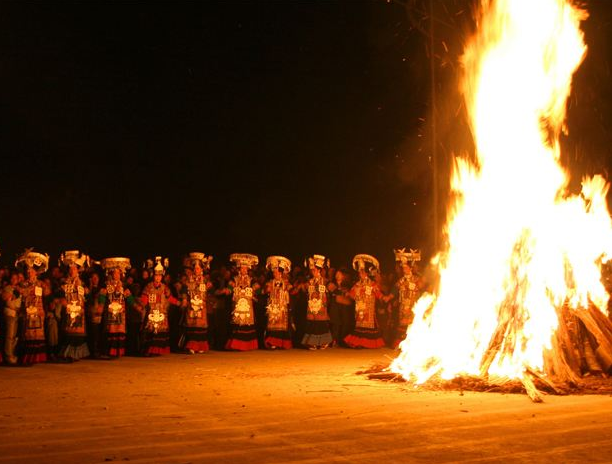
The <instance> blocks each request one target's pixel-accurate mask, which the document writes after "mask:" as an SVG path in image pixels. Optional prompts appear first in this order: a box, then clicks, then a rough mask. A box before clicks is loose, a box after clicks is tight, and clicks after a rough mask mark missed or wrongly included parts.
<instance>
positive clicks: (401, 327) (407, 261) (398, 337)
mask: <svg viewBox="0 0 612 464" xmlns="http://www.w3.org/2000/svg"><path fill="white" fill-rule="evenodd" d="M393 251H394V253H395V261H396V262H397V263H398V264H399V265H400V268H401V272H402V276H401V277H400V278H399V280H398V281H397V282H396V283H395V287H394V290H395V292H394V298H396V303H397V307H398V324H397V331H396V334H395V340H394V343H393V347H394V348H398V347H399V344H400V343H401V342H402V341H403V340H404V339H405V338H406V330H407V329H408V326H409V325H410V324H411V323H412V320H413V319H414V313H413V312H412V308H413V306H414V304H415V303H416V301H417V299H418V296H419V290H420V289H419V280H418V278H417V276H416V274H415V273H414V272H413V267H412V266H414V263H415V262H416V261H420V260H421V252H420V251H418V250H412V249H411V250H410V251H409V252H407V251H405V248H402V249H401V250H393Z"/></svg>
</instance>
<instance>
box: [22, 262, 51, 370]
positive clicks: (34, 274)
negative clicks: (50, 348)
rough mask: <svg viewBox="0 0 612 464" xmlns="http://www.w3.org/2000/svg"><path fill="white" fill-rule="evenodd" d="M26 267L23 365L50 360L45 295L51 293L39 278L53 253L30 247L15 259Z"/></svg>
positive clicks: (46, 267) (23, 283)
mask: <svg viewBox="0 0 612 464" xmlns="http://www.w3.org/2000/svg"><path fill="white" fill-rule="evenodd" d="M15 266H16V267H19V266H21V267H25V268H26V279H25V280H24V281H23V282H22V283H21V285H20V286H19V287H18V292H19V294H20V295H21V313H22V314H23V315H24V317H25V319H24V324H23V329H22V336H21V339H22V343H21V356H20V362H21V364H35V363H40V362H45V361H47V348H46V344H45V325H44V321H45V307H44V304H45V301H44V300H45V298H46V297H47V296H49V295H50V294H51V291H50V289H48V288H45V286H44V285H43V283H42V282H41V281H40V280H39V279H38V275H39V274H42V273H43V272H45V271H46V270H47V269H48V267H49V255H46V254H44V255H43V254H41V253H37V252H34V251H32V250H26V251H25V252H24V253H23V254H22V255H21V256H20V257H19V258H18V259H17V261H16V262H15Z"/></svg>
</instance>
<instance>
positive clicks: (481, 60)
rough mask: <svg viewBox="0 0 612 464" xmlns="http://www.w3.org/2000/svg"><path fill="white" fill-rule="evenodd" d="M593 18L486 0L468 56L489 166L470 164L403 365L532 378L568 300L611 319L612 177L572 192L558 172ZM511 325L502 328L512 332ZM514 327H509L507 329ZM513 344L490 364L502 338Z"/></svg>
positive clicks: (418, 370)
mask: <svg viewBox="0 0 612 464" xmlns="http://www.w3.org/2000/svg"><path fill="white" fill-rule="evenodd" d="M586 17H587V14H586V12H585V11H583V10H581V9H579V8H577V7H575V6H573V5H571V4H570V3H568V2H566V1H563V0H538V1H533V0H496V1H483V3H482V5H481V17H480V19H479V22H478V32H477V34H476V35H475V36H474V37H473V38H472V39H471V41H470V42H469V43H468V45H467V48H466V50H465V53H464V56H463V64H464V70H465V75H464V77H463V82H462V90H463V92H464V96H465V101H466V104H467V108H468V114H469V118H470V126H471V130H472V134H473V136H474V140H475V146H476V163H475V164H474V163H472V162H470V161H469V160H468V159H467V158H457V159H456V163H455V166H454V170H453V176H452V183H451V188H452V191H453V193H454V196H455V198H456V200H455V202H454V204H453V205H452V209H451V211H450V213H449V218H450V220H449V223H448V225H447V228H446V233H447V237H448V249H447V250H446V251H444V252H442V253H440V254H439V255H438V256H436V258H434V262H433V264H435V265H436V267H437V272H438V274H439V276H440V284H439V287H438V289H437V290H436V293H435V294H424V295H423V296H422V297H421V299H420V300H419V301H418V302H417V304H416V305H415V308H414V312H415V319H414V323H413V324H412V325H411V326H410V327H409V329H408V331H407V334H406V339H405V340H404V341H403V342H402V344H401V350H402V352H401V354H400V355H399V356H398V358H396V359H395V360H394V361H393V363H392V366H391V369H392V370H393V371H394V372H396V373H399V374H401V375H402V376H403V377H405V378H406V379H408V380H411V381H413V382H414V383H417V384H418V383H422V382H424V381H426V380H427V379H429V378H430V377H431V376H432V375H436V374H437V375H440V376H441V377H442V378H445V379H450V378H453V377H455V376H458V375H481V376H484V375H493V376H502V377H507V378H520V377H522V375H523V374H524V372H525V370H526V369H527V368H529V369H532V370H536V371H537V370H539V371H541V370H542V369H543V363H544V357H543V353H544V350H546V349H550V348H551V338H552V336H553V335H554V332H555V329H556V328H557V326H558V321H559V318H558V315H557V310H558V308H560V306H562V305H563V304H564V303H565V304H569V306H570V307H571V308H572V310H580V308H584V307H585V306H586V305H588V304H589V302H591V303H592V304H595V305H596V306H597V307H598V308H599V309H600V310H601V311H603V312H606V311H607V310H606V308H607V303H608V298H609V295H608V294H607V293H606V291H605V289H604V287H603V284H602V283H601V264H602V263H603V262H604V261H607V260H608V259H609V258H610V257H612V222H611V220H610V214H609V212H608V210H607V205H606V199H605V198H606V193H607V190H608V185H607V183H606V182H605V181H604V180H603V178H602V177H600V176H595V177H593V178H590V179H585V180H584V181H583V184H582V193H581V195H580V196H576V195H570V194H569V192H568V191H567V186H568V180H569V178H568V175H567V173H566V172H565V171H564V169H563V168H562V167H561V165H560V164H559V155H560V148H559V135H560V133H561V131H562V130H564V121H565V111H566V100H567V97H568V96H569V93H570V88H571V81H572V74H573V73H574V71H575V70H576V69H577V67H578V66H579V65H580V63H581V62H582V60H583V58H584V56H585V53H586V46H585V44H584V40H583V34H582V32H581V30H580V27H579V26H580V22H581V21H583V20H585V19H586ZM500 328H501V329H500ZM500 330H501V332H500ZM495 339H500V340H501V341H500V342H499V343H501V348H500V349H499V350H498V351H497V352H496V355H495V358H494V360H493V361H492V362H484V360H485V357H486V356H487V354H488V351H487V350H488V347H489V346H490V344H491V342H492V340H495Z"/></svg>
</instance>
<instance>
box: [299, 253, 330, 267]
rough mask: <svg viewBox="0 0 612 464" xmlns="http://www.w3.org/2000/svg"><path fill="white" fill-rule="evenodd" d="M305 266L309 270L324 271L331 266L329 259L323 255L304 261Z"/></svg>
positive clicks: (313, 256)
mask: <svg viewBox="0 0 612 464" xmlns="http://www.w3.org/2000/svg"><path fill="white" fill-rule="evenodd" d="M304 266H308V268H309V269H314V268H315V267H316V268H319V269H323V268H325V267H328V266H329V259H327V258H326V257H325V256H323V255H312V256H310V257H308V258H306V259H305V260H304Z"/></svg>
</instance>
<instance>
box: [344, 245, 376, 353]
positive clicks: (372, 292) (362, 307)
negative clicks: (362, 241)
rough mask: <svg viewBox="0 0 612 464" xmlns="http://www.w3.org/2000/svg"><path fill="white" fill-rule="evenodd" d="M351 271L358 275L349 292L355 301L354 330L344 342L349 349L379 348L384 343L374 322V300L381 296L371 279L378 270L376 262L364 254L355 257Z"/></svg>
mask: <svg viewBox="0 0 612 464" xmlns="http://www.w3.org/2000/svg"><path fill="white" fill-rule="evenodd" d="M353 269H355V270H356V271H357V272H358V273H359V280H358V281H357V283H356V284H355V285H354V286H353V288H352V289H351V292H350V296H351V298H353V299H354V300H355V329H354V330H353V332H352V333H351V334H349V335H347V336H346V337H345V338H344V341H345V343H346V344H347V345H348V346H349V347H351V348H380V347H382V346H384V345H385V342H384V341H383V339H382V337H381V335H380V331H379V329H378V324H377V322H376V299H378V298H381V297H382V294H381V292H380V288H379V287H378V285H377V284H376V282H375V281H374V280H373V279H372V278H371V275H373V274H375V273H377V272H378V271H379V269H380V266H379V264H378V260H377V259H376V258H374V257H373V256H370V255H366V254H359V255H356V256H355V257H354V258H353ZM368 274H370V275H368Z"/></svg>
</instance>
